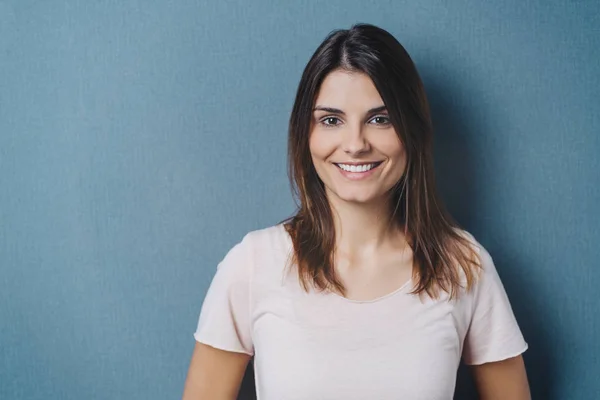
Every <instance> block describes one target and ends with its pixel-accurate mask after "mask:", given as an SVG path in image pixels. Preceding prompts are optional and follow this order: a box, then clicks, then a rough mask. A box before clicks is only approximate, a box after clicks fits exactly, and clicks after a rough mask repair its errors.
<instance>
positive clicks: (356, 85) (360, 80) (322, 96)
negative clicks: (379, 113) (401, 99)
mask: <svg viewBox="0 0 600 400" xmlns="http://www.w3.org/2000/svg"><path fill="white" fill-rule="evenodd" d="M315 105H321V106H328V107H336V108H341V109H347V110H348V111H351V110H352V109H359V110H360V109H371V108H374V107H379V106H381V105H383V100H382V99H381V95H380V94H379V92H378V91H377V88H376V87H375V84H374V83H373V81H372V80H371V78H369V76H368V75H366V74H364V73H360V72H348V71H344V70H335V71H332V72H331V73H329V74H328V75H327V76H326V77H325V79H324V80H323V83H322V84H321V87H320V89H319V93H318V95H317V100H316V102H315Z"/></svg>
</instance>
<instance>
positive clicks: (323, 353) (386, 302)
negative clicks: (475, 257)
mask: <svg viewBox="0 0 600 400" xmlns="http://www.w3.org/2000/svg"><path fill="white" fill-rule="evenodd" d="M467 236H468V237H469V238H470V239H471V240H472V242H473V244H474V245H475V247H476V249H477V251H478V252H479V255H480V257H481V259H482V262H483V274H482V276H481V278H480V279H479V281H478V283H477V284H476V285H475V287H474V288H473V289H472V291H470V292H469V293H467V294H464V295H462V296H460V297H459V298H458V300H451V301H450V300H448V296H447V295H442V296H441V297H440V298H438V299H431V298H429V297H427V296H424V297H421V298H419V297H418V296H415V295H411V294H409V292H410V291H411V289H412V282H411V281H409V282H407V283H406V284H405V285H404V286H402V287H401V288H399V289H398V290H396V291H395V292H393V293H390V294H388V295H386V296H383V297H381V298H378V299H376V300H372V301H352V300H348V299H345V298H343V297H342V296H339V295H337V294H334V293H331V292H315V291H311V292H309V293H306V292H305V291H304V290H303V289H302V287H301V286H300V283H299V281H298V277H297V274H296V273H295V271H292V272H291V273H286V271H288V270H287V269H286V268H285V266H286V262H287V257H288V255H289V254H290V252H291V251H292V242H291V239H290V237H289V235H288V234H287V232H286V231H285V229H284V227H283V225H276V226H272V227H269V228H265V229H261V230H257V231H253V232H250V233H249V234H247V235H246V236H245V237H244V239H243V240H242V241H241V242H240V243H238V244H237V245H235V246H234V247H233V248H232V249H231V250H230V251H229V252H228V254H227V255H226V256H225V258H224V259H223V260H222V261H221V262H220V263H219V266H218V268H217V272H216V275H215V276H214V279H213V281H212V283H211V286H210V288H209V290H208V293H207V295H206V298H205V300H204V303H203V305H202V310H201V312H200V318H199V321H198V327H197V330H196V332H195V334H194V337H195V339H196V340H197V341H199V342H201V343H205V344H207V345H210V346H212V347H215V348H218V349H223V350H228V351H233V352H241V353H247V354H250V355H254V368H255V379H256V390H257V393H258V399H259V400H296V399H297V400H307V399H311V400H340V399H343V400H354V399H356V400H364V399H377V400H388V399H389V400H391V399H410V400H418V399H423V400H425V399H426V400H446V399H448V400H449V399H452V396H453V393H454V387H455V383H456V372H457V368H458V365H459V362H460V360H461V357H462V358H463V360H464V362H465V363H466V364H471V365H472V364H483V363H486V362H490V361H499V360H503V359H506V358H510V357H513V356H517V355H519V354H521V353H523V352H524V351H525V350H526V349H527V343H526V342H525V341H524V339H523V336H522V334H521V331H520V329H519V327H518V325H517V322H516V320H515V317H514V315H513V312H512V309H511V306H510V304H509V301H508V298H507V296H506V293H505V291H504V287H503V286H502V283H501V282H500V278H499V277H498V274H497V272H496V269H495V267H494V264H493V261H492V259H491V257H490V255H489V254H488V252H487V251H486V250H485V249H484V248H483V247H482V246H481V245H480V244H479V243H478V242H477V241H475V239H473V237H472V236H471V235H468V234H467Z"/></svg>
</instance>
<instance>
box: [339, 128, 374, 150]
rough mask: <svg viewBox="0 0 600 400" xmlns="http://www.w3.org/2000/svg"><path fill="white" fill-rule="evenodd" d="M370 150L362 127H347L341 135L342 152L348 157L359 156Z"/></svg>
mask: <svg viewBox="0 0 600 400" xmlns="http://www.w3.org/2000/svg"><path fill="white" fill-rule="evenodd" d="M370 149H371V146H370V145H369V142H368V141H367V139H366V137H365V132H364V131H363V127H362V126H355V127H348V129H347V130H346V132H344V135H343V143H342V150H344V152H345V153H346V154H348V155H349V156H353V157H355V156H359V155H362V154H364V153H368V152H369V150H370Z"/></svg>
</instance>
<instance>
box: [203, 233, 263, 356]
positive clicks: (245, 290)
mask: <svg viewBox="0 0 600 400" xmlns="http://www.w3.org/2000/svg"><path fill="white" fill-rule="evenodd" d="M249 245H250V244H249V239H248V235H247V236H246V237H245V238H244V239H243V240H242V241H241V242H240V243H238V244H236V245H235V246H234V247H233V248H231V250H229V252H228V253H227V255H226V256H225V257H224V258H223V260H222V261H221V262H220V263H219V264H218V266H217V270H216V273H215V275H214V277H213V279H212V282H211V284H210V286H209V289H208V291H207V293H206V297H205V298H204V302H203V304H202V308H201V311H200V316H199V319H198V326H197V329H196V332H195V333H194V338H195V339H196V341H198V342H200V343H204V344H207V345H209V346H211V347H214V348H217V349H221V350H226V351H232V352H236V353H246V354H249V355H253V352H254V346H253V343H252V335H251V318H250V284H251V276H252V267H253V266H252V263H253V262H252V261H253V260H252V252H251V249H249Z"/></svg>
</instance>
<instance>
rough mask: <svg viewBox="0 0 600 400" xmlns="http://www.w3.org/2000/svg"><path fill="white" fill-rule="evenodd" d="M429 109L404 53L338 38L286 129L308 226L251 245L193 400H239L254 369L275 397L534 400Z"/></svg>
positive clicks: (314, 70) (203, 357) (363, 31)
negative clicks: (459, 384) (445, 195)
mask: <svg viewBox="0 0 600 400" xmlns="http://www.w3.org/2000/svg"><path fill="white" fill-rule="evenodd" d="M432 135H433V132H432V127H431V119H430V117H429V106H428V103H427V99H426V95H425V91H424V88H423V85H422V83H421V80H420V78H419V75H418V73H417V70H416V68H415V66H414V64H413V62H412V60H411V59H410V57H409V55H408V54H407V53H406V51H405V50H404V48H403V47H402V45H401V44H400V43H399V42H398V41H397V40H396V39H395V38H393V37H392V36H391V35H390V34H389V33H388V32H386V31H384V30H382V29H380V28H377V27H374V26H372V25H356V26H354V27H352V28H351V29H349V30H339V31H335V32H333V33H332V34H331V35H330V36H328V37H327V38H326V40H325V41H324V42H323V43H322V44H321V45H320V46H319V48H318V49H317V50H316V52H315V54H314V55H313V57H312V58H311V60H310V61H309V62H308V65H307V66H306V68H305V70H304V73H303V75H302V78H301V81H300V84H299V88H298V92H297V96H296V100H295V103H294V108H293V110H292V115H291V118H290V130H289V172H290V178H291V180H292V183H293V187H294V188H295V194H296V196H297V197H298V200H299V203H300V204H299V209H298V210H297V212H296V213H295V215H294V216H293V217H292V218H290V219H288V220H286V221H283V222H282V223H280V224H278V225H276V226H271V227H267V228H264V229H261V230H257V231H253V232H250V233H248V234H247V235H246V236H245V237H244V239H243V240H242V241H241V242H240V243H238V244H237V245H236V246H234V247H233V248H232V249H231V250H230V251H229V252H228V254H227V255H226V256H225V258H224V259H223V261H222V262H221V263H220V264H219V266H218V268H217V272H216V275H215V277H214V279H213V282H212V284H211V286H210V289H209V291H208V293H207V295H206V299H205V301H204V304H203V306H202V310H201V313H200V318H199V321H198V327H197V330H196V332H195V334H194V337H195V339H196V341H197V343H196V347H195V350H194V354H193V356H192V361H191V365H190V369H189V372H188V378H187V381H186V387H185V393H184V399H185V400H193V399H234V398H235V396H236V393H237V391H238V387H239V384H240V380H241V378H242V376H243V372H244V370H245V368H246V365H247V363H248V361H249V360H250V359H251V357H252V356H254V366H255V371H256V372H255V373H256V389H257V394H258V398H259V399H262V400H291V399H344V400H352V399H357V400H358V399H361V400H363V399H378V400H386V399H390V400H391V399H411V400H414V399H424V400H425V399H426V400H443V399H444V400H445V399H452V397H453V393H454V387H455V382H456V372H457V367H458V365H459V362H460V361H461V359H462V360H463V361H464V362H465V363H466V364H469V365H472V366H473V373H474V376H475V381H476V382H477V385H478V389H479V392H480V397H481V398H482V399H511V400H525V399H528V398H529V389H528V383H527V376H526V373H525V369H524V365H523V360H522V357H521V353H523V352H524V351H525V350H526V349H527V343H526V342H525V340H524V338H523V336H522V334H521V331H520V329H519V327H518V325H517V322H516V320H515V317H514V315H513V312H512V309H511V306H510V303H509V301H508V298H507V296H506V293H505V291H504V288H503V285H502V282H501V281H500V278H499V276H498V273H497V272H496V269H495V266H494V263H493V261H492V258H491V256H490V255H489V254H488V252H487V251H486V250H485V249H484V248H483V247H482V246H481V245H480V244H479V243H478V242H477V241H476V240H475V238H474V237H473V236H472V235H470V234H469V233H467V232H465V231H464V230H462V229H460V228H459V227H458V226H457V224H456V223H455V222H453V220H452V218H451V217H450V215H449V214H448V213H447V212H446V211H445V210H444V208H443V207H442V203H441V201H440V199H439V198H438V196H437V194H436V190H435V185H434V177H433V160H432Z"/></svg>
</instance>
